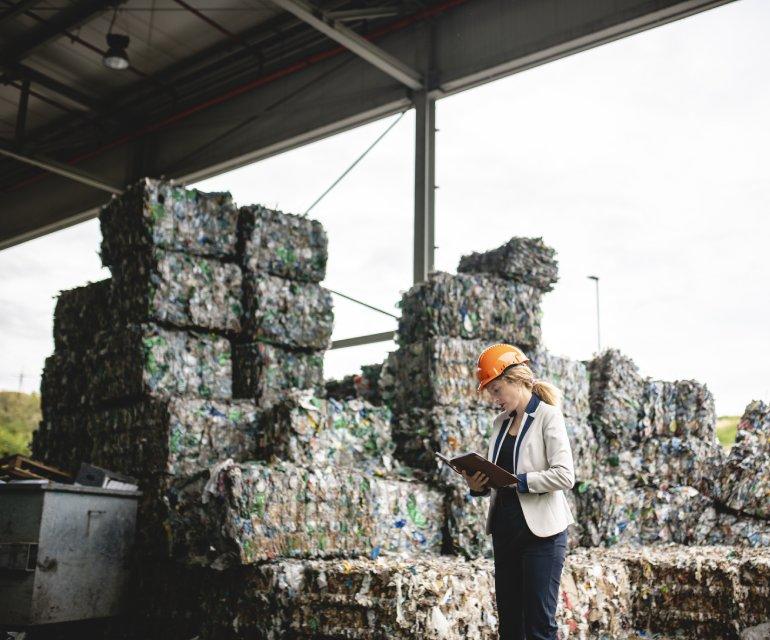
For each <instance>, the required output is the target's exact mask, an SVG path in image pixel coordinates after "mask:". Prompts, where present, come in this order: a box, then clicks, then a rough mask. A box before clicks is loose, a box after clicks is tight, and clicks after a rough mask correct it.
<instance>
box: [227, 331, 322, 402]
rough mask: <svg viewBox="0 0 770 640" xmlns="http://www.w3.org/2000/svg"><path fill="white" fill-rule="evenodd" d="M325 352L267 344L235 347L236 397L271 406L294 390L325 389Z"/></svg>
mask: <svg viewBox="0 0 770 640" xmlns="http://www.w3.org/2000/svg"><path fill="white" fill-rule="evenodd" d="M323 365H324V361H323V352H322V351H304V350H297V349H288V348H285V347H280V346H278V345H274V344H269V343H267V342H247V343H234V344H233V397H235V398H249V399H253V400H254V401H255V402H257V403H258V404H259V405H260V406H261V407H265V408H267V407H271V406H273V405H274V404H276V403H277V402H279V401H280V400H281V399H282V398H284V397H285V395H286V394H287V392H288V391H289V390H291V389H309V390H312V391H314V392H315V393H316V394H317V395H320V394H321V389H322V388H323V381H324V380H323Z"/></svg>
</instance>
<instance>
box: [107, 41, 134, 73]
mask: <svg viewBox="0 0 770 640" xmlns="http://www.w3.org/2000/svg"><path fill="white" fill-rule="evenodd" d="M107 46H108V47H109V48H108V49H107V53H105V54H104V57H103V58H102V62H103V63H104V66H105V67H107V68H108V69H117V70H118V71H120V70H122V69H128V54H127V53H126V47H128V36H124V35H122V34H119V33H108V34H107Z"/></svg>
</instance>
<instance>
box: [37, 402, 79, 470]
mask: <svg viewBox="0 0 770 640" xmlns="http://www.w3.org/2000/svg"><path fill="white" fill-rule="evenodd" d="M31 448H32V457H33V458H34V459H35V460H40V461H42V462H44V463H46V464H50V465H51V466H54V467H57V468H59V469H62V470H64V471H67V472H69V473H72V474H75V473H77V471H78V469H80V463H81V462H88V461H90V460H91V454H92V451H93V449H94V440H93V435H92V433H91V432H90V430H89V429H88V414H87V413H84V412H75V413H52V414H51V415H50V416H48V417H45V418H44V419H43V420H42V421H41V422H40V425H39V426H38V428H37V429H36V430H35V432H34V433H33V434H32V446H31Z"/></svg>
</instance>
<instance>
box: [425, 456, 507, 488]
mask: <svg viewBox="0 0 770 640" xmlns="http://www.w3.org/2000/svg"><path fill="white" fill-rule="evenodd" d="M435 453H436V457H437V458H439V459H440V460H443V461H444V462H445V463H446V464H448V465H449V466H450V467H451V468H452V469H454V470H455V471H456V472H457V473H460V472H461V471H465V473H467V474H468V475H471V476H472V475H473V474H474V473H476V472H477V471H481V473H483V474H485V475H486V476H487V477H488V478H489V481H488V482H487V485H486V486H488V487H492V488H493V489H500V488H502V487H507V486H509V485H512V484H516V476H515V475H513V474H512V473H509V472H508V471H506V470H505V469H503V468H502V467H498V466H497V465H496V464H494V463H493V462H490V461H489V460H487V459H486V458H484V457H482V456H480V455H479V454H478V453H476V452H475V451H474V452H472V453H466V454H463V455H461V456H457V457H456V458H452V459H451V460H450V459H449V458H447V457H446V456H444V455H443V454H441V453H439V452H435Z"/></svg>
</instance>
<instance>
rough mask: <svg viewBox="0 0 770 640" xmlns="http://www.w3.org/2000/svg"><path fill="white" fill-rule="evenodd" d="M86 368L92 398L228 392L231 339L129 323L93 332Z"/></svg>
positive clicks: (206, 395)
mask: <svg viewBox="0 0 770 640" xmlns="http://www.w3.org/2000/svg"><path fill="white" fill-rule="evenodd" d="M94 343H95V346H94V347H93V351H92V352H91V353H90V354H89V355H88V357H87V362H86V371H87V378H88V386H89V396H90V397H91V399H92V401H93V402H107V401H113V400H118V399H127V398H138V397H140V396H143V395H151V396H156V395H157V396H170V395H189V396H200V397H202V398H216V399H220V400H227V399H229V398H230V397H231V395H232V385H231V378H232V366H231V359H230V343H229V341H228V340H227V339H226V338H223V337H220V336H217V335H214V334H206V333H198V332H192V331H178V330H171V329H165V328H163V327H160V326H158V325H156V324H152V323H144V324H137V325H129V326H127V327H124V328H121V330H120V331H116V332H102V333H101V334H98V335H97V336H95V337H94Z"/></svg>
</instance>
